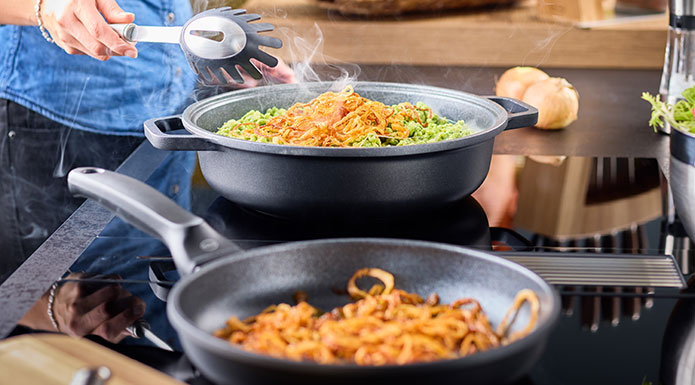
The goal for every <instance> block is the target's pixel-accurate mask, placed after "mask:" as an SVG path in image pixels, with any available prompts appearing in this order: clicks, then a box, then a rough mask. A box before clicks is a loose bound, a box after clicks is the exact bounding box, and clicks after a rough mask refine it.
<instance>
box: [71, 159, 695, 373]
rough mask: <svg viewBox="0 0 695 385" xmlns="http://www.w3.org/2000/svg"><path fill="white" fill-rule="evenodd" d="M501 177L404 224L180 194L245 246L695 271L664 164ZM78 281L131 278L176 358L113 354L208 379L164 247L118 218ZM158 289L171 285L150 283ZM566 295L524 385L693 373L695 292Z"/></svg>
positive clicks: (573, 290)
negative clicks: (189, 354)
mask: <svg viewBox="0 0 695 385" xmlns="http://www.w3.org/2000/svg"><path fill="white" fill-rule="evenodd" d="M500 159H502V158H500ZM500 164H502V165H504V166H500ZM492 167H493V168H492V169H491V174H490V175H492V176H493V177H494V178H495V179H494V180H492V177H491V180H490V181H489V182H486V185H484V186H483V187H482V188H481V190H480V191H478V192H477V193H476V194H474V196H472V197H467V198H465V199H462V200H461V201H459V202H456V203H454V204H452V205H450V206H448V207H446V208H445V209H443V210H440V211H435V212H431V213H429V214H428V215H421V216H419V217H414V218H399V219H398V220H397V221H393V220H390V219H389V218H381V219H380V218H371V219H369V220H362V219H360V218H343V219H341V220H330V221H329V220H323V221H314V220H311V219H307V218H303V219H297V218H280V217H274V216H271V215H268V214H265V213H260V212H255V211H252V210H249V209H246V208H243V207H240V206H238V205H236V204H234V203H232V202H230V201H228V200H226V199H224V198H222V197H220V196H219V195H218V194H216V193H215V192H214V191H213V190H211V189H210V188H209V187H208V186H207V185H206V184H205V182H204V180H203V179H202V178H201V177H200V175H196V176H195V177H194V179H193V184H192V186H191V187H190V191H182V192H181V193H184V194H185V193H187V192H190V194H191V203H190V204H191V206H190V207H189V209H190V210H191V211H192V212H194V213H195V214H197V215H199V216H202V217H203V218H205V219H206V220H207V221H208V222H209V223H210V224H211V225H212V226H213V227H214V228H215V229H217V230H218V231H220V232H222V233H223V234H225V235H226V236H227V237H228V238H230V239H232V240H234V241H235V242H237V244H239V245H240V246H241V247H242V248H244V249H249V248H254V247H259V246H264V245H268V244H272V243H279V242H288V241H295V240H305V239H317V238H333V237H388V238H411V239H421V240H429V241H437V242H445V243H451V244H456V245H463V246H468V247H474V248H478V249H482V250H487V251H491V252H493V253H500V255H502V254H504V253H512V254H513V253H515V252H520V253H532V254H534V255H549V254H548V253H549V252H554V253H579V254H581V255H584V254H592V255H598V256H600V255H606V254H625V253H627V254H635V255H637V254H640V255H664V254H673V255H674V258H675V260H676V262H677V264H678V265H679V266H680V268H681V269H682V270H683V273H685V274H686V275H689V274H690V271H689V270H690V267H689V266H690V253H689V251H688V250H689V245H690V242H689V240H688V239H687V238H686V237H685V236H684V234H683V233H682V230H679V227H678V224H677V221H675V222H674V219H673V218H672V217H669V215H664V209H663V207H662V205H664V204H666V211H667V214H668V199H667V198H668V197H667V196H664V195H663V193H662V191H664V190H663V189H662V183H663V180H662V177H661V173H660V171H659V167H658V165H657V163H656V161H655V160H653V159H609V158H605V159H596V158H557V157H555V158H535V159H531V158H528V157H508V158H506V159H504V162H493V165H492ZM495 167H500V168H499V169H496V168H495ZM70 271H86V272H91V273H95V274H118V275H120V276H121V277H122V278H123V282H122V285H123V287H125V288H126V289H128V290H129V291H131V292H132V293H134V294H135V295H137V296H139V297H141V298H143V299H144V300H145V301H146V302H147V312H146V314H145V316H144V318H145V319H146V320H147V321H148V322H149V324H150V326H151V329H152V331H153V332H154V333H155V334H157V335H158V336H159V337H160V338H162V339H163V340H165V341H166V342H167V343H169V344H170V345H172V346H173V347H174V350H175V352H166V351H163V350H160V349H158V348H155V347H153V346H152V344H151V343H150V342H149V341H147V340H145V339H139V340H138V339H134V338H127V339H126V340H124V341H123V342H121V343H120V344H118V345H111V344H107V343H104V344H106V345H107V346H110V347H111V348H113V349H115V350H118V351H120V352H122V353H124V354H126V355H129V356H131V357H133V358H135V359H138V360H140V361H142V362H144V363H146V364H149V365H151V366H153V367H155V368H157V369H159V370H163V371H165V372H167V373H169V374H171V375H172V376H175V377H177V378H179V379H182V380H184V381H186V382H189V383H197V384H204V383H206V381H205V379H204V378H201V377H200V376H199V375H198V373H197V372H196V371H195V370H194V369H193V368H192V367H191V365H190V364H189V363H188V361H187V360H186V358H185V355H183V354H182V353H181V346H180V345H179V342H178V339H177V337H176V334H175V332H174V331H173V329H172V328H171V326H170V324H169V322H168V321H167V319H166V312H165V305H166V303H165V302H164V301H163V300H162V299H163V298H165V296H166V292H167V289H168V287H169V286H170V285H171V284H172V283H173V282H175V281H176V280H177V279H178V276H177V274H176V272H175V270H174V269H173V264H172V263H171V261H170V259H169V253H168V250H167V249H166V247H164V246H163V245H162V244H161V243H160V242H159V241H157V240H155V239H153V238H151V237H150V236H148V235H146V234H144V233H142V232H140V231H138V230H135V229H133V228H132V227H130V226H128V225H126V224H124V223H123V222H122V221H121V220H120V219H117V218H116V219H114V220H113V221H111V223H109V224H108V225H107V226H106V228H104V230H103V231H102V232H101V233H100V235H99V236H98V237H97V238H96V239H95V240H94V242H93V243H92V244H91V245H90V246H89V247H88V248H87V249H86V250H85V251H84V252H83V253H82V254H81V255H80V257H79V258H78V259H77V260H76V261H75V263H74V264H73V266H72V267H71V268H70ZM153 279H157V280H159V281H160V284H158V285H156V284H151V282H149V281H152V280H153ZM556 287H557V289H558V290H559V292H560V293H561V297H562V307H563V309H562V315H561V317H560V320H559V322H558V324H557V327H556V328H555V330H554V332H553V333H552V336H551V338H550V341H549V343H548V346H547V348H546V350H545V353H544V355H543V356H542V358H541V359H540V360H539V361H538V363H537V364H536V365H535V366H534V368H533V369H532V370H531V372H530V373H529V374H528V375H527V376H525V377H524V378H523V379H521V380H520V381H518V384H581V385H585V384H636V385H639V384H643V383H653V384H658V383H670V382H669V381H670V380H669V379H672V378H675V377H674V373H676V371H677V370H679V369H681V370H682V369H683V368H684V367H686V366H684V365H687V364H688V363H687V357H688V356H687V354H686V353H687V351H688V350H687V349H688V347H689V345H688V344H690V343H692V341H693V339H692V338H693V337H692V336H693V335H695V322H694V321H695V297H692V298H691V297H690V294H688V293H685V292H682V291H681V290H679V289H677V288H660V287H650V286H648V285H645V286H640V287H631V286H605V285H604V286H593V285H557V286H556ZM683 349H685V350H683ZM684 352H685V353H684ZM690 364H692V363H690Z"/></svg>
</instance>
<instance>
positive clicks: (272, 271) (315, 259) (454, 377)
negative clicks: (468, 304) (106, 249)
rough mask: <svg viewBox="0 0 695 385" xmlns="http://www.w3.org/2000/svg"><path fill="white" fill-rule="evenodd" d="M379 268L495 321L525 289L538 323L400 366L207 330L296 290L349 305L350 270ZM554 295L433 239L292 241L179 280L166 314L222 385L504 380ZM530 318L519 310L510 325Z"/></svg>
mask: <svg viewBox="0 0 695 385" xmlns="http://www.w3.org/2000/svg"><path fill="white" fill-rule="evenodd" d="M366 266H369V267H379V268H382V269H385V270H388V271H390V272H392V273H394V276H395V279H396V286H397V287H399V288H402V289H405V290H408V291H413V292H416V293H419V294H420V295H422V296H427V295H428V294H430V293H432V292H437V293H438V294H439V295H440V297H441V299H442V301H443V302H445V303H451V302H452V301H454V300H455V299H458V298H461V297H468V296H470V297H474V298H477V299H479V300H480V302H481V305H482V306H483V308H484V309H485V311H486V313H487V314H488V316H489V318H490V320H491V322H492V324H493V325H497V324H498V323H499V321H500V320H501V319H502V317H503V315H504V312H505V311H506V310H507V309H508V308H509V306H510V305H511V304H512V303H513V300H514V296H515V295H516V293H517V292H518V291H519V290H521V289H523V288H530V289H532V290H534V291H535V292H536V293H538V295H539V297H540V300H541V314H540V319H539V323H538V327H537V328H536V329H535V331H534V332H533V333H532V334H530V335H529V336H527V337H526V338H524V339H522V340H519V341H517V342H515V343H513V344H510V345H508V346H505V347H502V348H498V349H494V350H490V351H487V352H483V353H479V354H476V355H472V356H470V357H464V358H460V359H454V360H446V361H439V362H432V363H422V364H414V365H407V366H400V367H399V366H387V367H359V366H354V365H349V366H344V365H343V366H339V365H329V366H326V365H318V364H315V363H308V362H292V361H287V360H279V359H274V358H271V357H266V356H261V355H256V354H251V353H248V352H246V351H243V350H241V349H238V348H236V347H234V346H232V345H230V344H229V343H227V342H226V341H223V340H220V339H217V338H215V337H212V336H211V333H212V331H213V330H215V329H217V328H220V327H222V326H223V325H224V322H225V320H226V319H227V318H228V317H230V316H231V315H236V316H238V317H239V318H242V319H243V318H244V317H246V316H250V315H253V314H257V313H258V312H260V311H261V310H263V309H264V308H265V307H267V306H268V305H269V304H272V303H279V302H285V303H292V295H293V294H294V293H295V292H296V291H297V290H303V291H305V292H306V293H307V294H308V298H309V302H310V303H311V304H313V305H315V306H318V307H320V308H322V309H330V308H332V307H335V306H339V305H344V304H345V303H347V302H348V298H347V297H346V296H345V295H338V294H336V293H335V289H343V288H344V287H345V286H346V283H347V280H348V278H349V277H350V275H351V274H352V272H354V271H356V270H358V269H360V268H362V267H366ZM558 309H559V304H558V298H557V295H556V294H555V292H554V291H553V289H552V288H551V287H550V286H549V285H548V284H547V283H545V282H544V281H543V280H542V279H541V278H540V277H538V276H537V275H536V274H535V273H533V272H531V271H529V270H527V269H526V268H524V267H522V266H520V265H517V264H514V263H511V262H509V261H506V260H504V259H502V258H499V257H495V256H493V255H490V254H487V253H483V252H480V251H475V250H471V249H466V248H462V247H455V246H448V245H443V244H437V243H430V242H421V241H408V240H390V239H359V238H355V239H333V240H320V241H308V242H294V243H287V244H282V245H278V246H271V247H264V248H261V249H255V250H252V251H247V252H243V253H241V254H237V255H235V256H232V257H230V258H226V259H222V260H218V261H215V262H212V263H211V264H209V265H206V266H204V267H203V268H202V269H201V270H200V271H198V272H196V273H194V274H192V275H190V276H188V277H186V278H185V279H184V280H182V281H180V282H179V283H178V284H177V285H176V286H175V288H174V290H173V291H172V292H171V294H170V296H169V298H168V305H167V313H168V317H169V320H170V321H171V323H172V325H173V326H174V328H175V329H176V331H177V332H178V333H179V337H180V338H181V341H182V344H183V346H184V349H185V351H186V353H187V355H188V357H189V358H190V359H191V360H192V361H193V363H194V364H195V366H196V367H197V368H199V369H200V370H201V371H202V372H203V373H204V374H205V375H206V376H207V377H208V378H210V379H212V380H214V381H215V382H217V383H220V384H273V383H275V384H279V383H282V384H351V385H354V384H401V385H403V384H435V383H440V384H444V383H451V384H504V383H507V382H509V381H512V380H514V379H516V378H518V377H519V376H521V375H522V374H523V373H524V372H526V371H527V370H528V369H529V368H530V367H531V366H532V365H533V363H534V362H535V361H536V360H537V359H538V358H539V356H540V354H541V353H542V351H543V349H544V346H545V344H546V340H547V338H548V334H549V333H550V330H551V326H552V325H553V324H554V322H555V321H556V319H557V316H558ZM527 321H528V312H527V311H526V310H524V311H522V312H521V313H520V316H519V318H518V320H517V322H516V323H515V327H516V328H517V329H518V328H519V327H522V326H523V325H525V324H526V322H527Z"/></svg>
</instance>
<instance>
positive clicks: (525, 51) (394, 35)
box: [244, 0, 668, 69]
mask: <svg viewBox="0 0 695 385" xmlns="http://www.w3.org/2000/svg"><path fill="white" fill-rule="evenodd" d="M316 1H317V0H250V1H248V2H247V3H246V4H244V8H246V9H247V10H248V12H250V13H258V14H260V15H261V16H262V17H263V20H262V21H264V22H269V23H272V24H274V25H275V26H276V31H274V32H271V33H270V34H271V35H273V36H276V37H280V38H281V39H283V41H284V43H285V47H283V48H282V49H281V50H280V54H279V55H280V56H281V57H283V58H284V59H286V60H287V61H290V62H294V61H303V60H307V57H308V55H307V54H305V53H303V52H301V51H302V50H298V49H297V47H298V46H297V44H295V43H294V42H293V40H294V38H297V37H299V38H304V39H305V42H306V43H308V44H309V46H310V47H314V46H316V42H317V41H318V39H317V36H318V35H319V34H318V33H317V28H316V27H318V29H320V35H321V36H322V41H321V46H320V47H319V50H318V51H319V52H318V53H317V54H316V55H315V56H313V57H312V59H311V61H312V62H313V63H328V64H332V63H340V62H347V63H357V64H377V65H436V66H486V67H509V66H515V65H530V66H538V67H555V68H621V69H622V68H629V69H657V68H658V69H660V68H662V67H663V60H664V50H665V47H666V38H667V29H668V18H667V16H666V15H665V14H664V15H659V16H657V17H656V18H650V19H649V20H642V21H635V22H628V23H623V24H619V25H612V26H611V25H607V26H602V27H600V28H593V29H579V28H576V27H574V26H572V25H568V24H561V23H556V22H552V21H543V20H539V19H538V18H536V16H535V6H534V5H533V3H531V2H523V3H519V4H517V5H516V6H513V7H498V8H484V9H478V10H472V11H449V12H443V13H439V14H421V15H408V16H399V17H382V18H359V17H346V16H342V15H340V14H337V13H334V12H329V11H326V10H324V9H321V8H320V7H318V6H317V5H316ZM270 51H273V52H277V51H275V50H272V49H271V50H270ZM304 51H307V50H306V49H305V50H304Z"/></svg>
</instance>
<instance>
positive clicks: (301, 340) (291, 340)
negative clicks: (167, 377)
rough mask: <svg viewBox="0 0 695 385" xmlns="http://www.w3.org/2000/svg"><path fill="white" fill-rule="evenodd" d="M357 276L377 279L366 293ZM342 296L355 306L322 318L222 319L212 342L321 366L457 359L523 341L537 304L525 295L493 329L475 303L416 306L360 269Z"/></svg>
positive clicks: (377, 273) (272, 313)
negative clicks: (520, 320)
mask: <svg viewBox="0 0 695 385" xmlns="http://www.w3.org/2000/svg"><path fill="white" fill-rule="evenodd" d="M363 276H371V277H374V278H377V279H379V280H380V281H381V282H382V283H383V284H376V285H374V286H372V288H371V289H370V290H369V291H368V292H365V291H363V290H361V289H359V288H358V287H357V285H356V280H357V279H358V278H360V277H363ZM347 291H348V293H349V294H350V296H351V297H352V298H353V299H355V300H356V302H353V303H349V304H347V305H345V306H343V307H338V308H335V309H333V310H331V311H330V312H327V313H322V312H321V311H320V310H319V309H317V308H315V307H313V306H311V305H309V304H308V303H307V302H306V301H305V300H306V296H305V295H299V296H295V298H296V299H299V300H300V301H301V302H299V303H298V304H297V305H295V306H290V305H289V304H279V305H272V306H270V307H268V308H266V309H265V310H263V311H262V312H261V313H260V314H258V315H256V316H252V317H249V318H248V319H246V320H244V321H241V320H239V319H238V318H237V317H231V318H229V319H228V320H227V322H226V325H225V327H224V328H222V329H219V330H217V331H215V332H214V335H215V336H217V337H219V338H222V339H225V340H227V341H229V342H230V343H232V344H235V345H238V346H240V347H241V348H242V349H244V350H247V351H250V352H254V353H260V354H266V355H270V356H273V357H278V358H286V359H290V360H295V361H315V362H318V363H321V364H350V363H354V364H357V365H391V364H397V365H402V364H409V363H414V362H426V361H434V360H441V359H451V358H458V357H462V356H467V355H470V354H473V353H476V352H479V351H484V350H488V349H491V348H495V347H498V346H502V345H507V344H509V343H512V342H514V341H516V340H518V339H520V338H523V337H524V336H526V335H528V334H529V333H530V332H531V331H532V330H533V328H534V327H535V325H536V323H537V321H538V314H539V311H540V303H539V299H538V296H537V295H536V294H535V293H534V292H533V291H531V290H529V289H524V290H521V291H519V292H518V293H517V295H516V298H515V299H514V303H513V305H512V306H511V308H510V309H509V310H508V311H507V313H506V314H505V316H504V318H503V319H502V321H501V322H500V324H499V325H498V326H497V330H494V329H493V328H492V326H491V325H490V322H489V321H488V319H487V317H486V316H485V313H484V312H483V309H482V307H481V306H480V303H479V302H478V301H477V300H475V299H474V298H461V299H458V300H456V301H454V302H453V303H452V304H450V305H443V304H440V303H439V297H438V296H437V294H436V293H435V294H432V295H430V296H429V297H427V299H424V300H423V299H422V298H421V297H420V296H418V295H417V294H415V293H408V292H406V291H404V290H400V289H396V288H394V278H393V275H392V274H390V273H389V272H387V271H384V270H381V269H377V268H364V269H360V270H358V271H357V272H356V273H355V274H354V275H353V276H352V277H351V278H350V280H349V281H348V285H347ZM525 303H528V304H529V307H530V317H529V322H528V324H527V325H526V326H525V327H524V328H523V329H522V330H519V331H516V332H512V333H510V330H509V329H510V326H511V324H512V323H513V322H514V320H515V319H516V316H517V313H518V312H519V310H520V309H521V307H522V306H523V305H524V304H525Z"/></svg>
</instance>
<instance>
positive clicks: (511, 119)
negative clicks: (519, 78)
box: [485, 96, 538, 130]
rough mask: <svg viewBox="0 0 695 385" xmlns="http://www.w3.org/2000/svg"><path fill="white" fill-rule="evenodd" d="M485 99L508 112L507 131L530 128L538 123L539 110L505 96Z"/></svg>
mask: <svg viewBox="0 0 695 385" xmlns="http://www.w3.org/2000/svg"><path fill="white" fill-rule="evenodd" d="M485 97H486V98H488V99H490V100H491V101H493V102H495V103H497V104H499V105H500V106H502V108H504V109H505V110H506V111H507V128H505V130H512V129H515V128H520V127H530V126H533V125H535V124H536V123H538V109H536V107H534V106H532V105H530V104H526V103H524V102H522V101H521V100H518V99H514V98H508V97H505V96H485Z"/></svg>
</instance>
